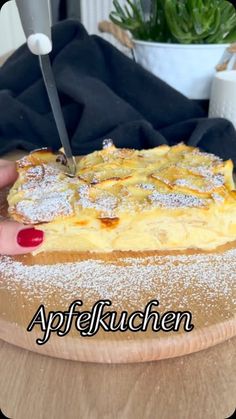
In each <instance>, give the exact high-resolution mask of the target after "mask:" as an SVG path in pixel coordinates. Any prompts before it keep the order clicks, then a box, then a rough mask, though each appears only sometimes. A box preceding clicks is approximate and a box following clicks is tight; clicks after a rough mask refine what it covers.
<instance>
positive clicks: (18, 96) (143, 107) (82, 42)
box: [0, 20, 236, 163]
mask: <svg viewBox="0 0 236 419" xmlns="http://www.w3.org/2000/svg"><path fill="white" fill-rule="evenodd" d="M53 45H54V48H53V52H52V54H51V59H52V63H53V70H54V74H55V78H56V82H57V86H58V90H59V94H60V99H61V103H62V108H63V113H64V117H65V121H66V125H67V129H68V133H69V137H70V139H71V145H72V149H73V153H74V154H80V155H82V154H87V153H89V152H92V151H94V150H96V149H101V148H102V141H103V139H105V138H112V139H113V141H114V143H115V145H116V146H117V147H128V148H137V149H141V148H151V147H154V146H157V145H160V144H169V145H173V144H176V143H178V142H180V141H184V142H185V143H187V144H189V145H193V146H199V147H200V148H202V149H204V150H205V151H208V152H212V153H215V154H218V155H219V156H221V157H222V158H224V159H225V158H232V159H233V160H234V162H235V163H236V132H235V130H234V128H233V126H232V125H231V123H230V122H229V121H227V120H224V119H208V118H207V115H206V111H205V110H204V109H203V108H202V107H201V106H199V104H197V103H196V102H194V101H192V100H189V99H187V98H186V97H184V96H183V95H181V94H180V93H178V92H177V91H175V90H174V89H172V88H171V87H170V86H168V85H167V84H165V83H164V82H163V81H161V80H160V79H158V78H156V77H155V76H153V75H152V74H151V73H149V72H148V71H146V70H144V69H143V68H142V67H141V66H139V65H138V64H136V63H134V62H133V61H132V60H131V59H129V58H128V57H126V56H125V55H124V54H122V53H121V52H119V51H118V50H117V49H116V48H114V47H113V46H112V45H111V44H109V43H108V42H106V41H105V40H103V39H102V38H100V37H98V36H89V35H88V33H87V32H86V30H85V29H84V27H83V26H82V25H81V24H80V23H79V22H77V21H71V20H67V21H64V22H61V23H58V24H57V25H55V26H54V28H53ZM183 65H184V64H183ZM170 71H174V68H173V69H170ZM17 147H18V148H23V149H25V150H32V149H35V148H40V147H51V148H52V149H53V150H57V149H58V148H60V147H61V145H60V141H59V138H58V134H57V131H56V127H55V123H54V120H53V117H52V113H51V109H50V105H49V102H48V98H47V94H46V91H45V88H44V85H43V81H42V77H41V73H40V68H39V65H38V59H37V57H36V56H33V55H32V54H31V53H30V52H29V51H28V48H27V47H26V46H25V45H24V46H23V47H21V48H19V49H18V50H17V51H16V52H15V53H14V55H13V56H12V57H11V58H10V59H9V60H8V61H7V62H6V63H5V65H4V66H3V67H2V68H1V69H0V153H1V154H4V153H6V152H8V151H10V150H12V149H15V148H17Z"/></svg>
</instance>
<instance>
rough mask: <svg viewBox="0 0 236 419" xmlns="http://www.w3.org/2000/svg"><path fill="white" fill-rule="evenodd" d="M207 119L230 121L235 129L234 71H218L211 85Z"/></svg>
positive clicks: (235, 84) (235, 72)
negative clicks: (216, 118) (218, 118)
mask: <svg viewBox="0 0 236 419" xmlns="http://www.w3.org/2000/svg"><path fill="white" fill-rule="evenodd" d="M209 117H210V118H215V117H221V118H226V119H228V120H229V121H231V122H232V123H233V125H234V127H235V128H236V70H232V71H220V72H218V73H217V74H216V75H215V78H214V80H213V83H212V89H211V98H210V108H209Z"/></svg>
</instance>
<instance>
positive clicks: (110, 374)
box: [0, 338, 236, 419]
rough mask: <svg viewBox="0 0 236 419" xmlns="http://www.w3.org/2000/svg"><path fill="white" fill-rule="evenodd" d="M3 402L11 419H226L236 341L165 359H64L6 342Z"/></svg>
mask: <svg viewBox="0 0 236 419" xmlns="http://www.w3.org/2000/svg"><path fill="white" fill-rule="evenodd" d="M0 354H1V358H0V359H1V361H0V368H1V384H0V395H1V399H0V403H1V408H2V410H3V412H4V413H5V414H6V415H7V417H9V418H13V419H43V418H45V419H54V418H55V419H65V418H66V419H80V418H81V419H87V418H88V419H118V418H120V419H141V418H142V419H143V418H144V419H146V418H148V419H149V418H153V419H193V418H194V419H224V418H228V417H229V416H230V415H232V413H233V411H234V409H235V406H236V338H234V339H232V340H229V341H227V342H225V343H223V344H220V345H218V346H215V347H213V348H211V349H208V350H205V351H202V352H198V353H195V354H192V355H188V356H185V357H180V358H175V359H169V360H168V359H167V360H164V361H158V362H152V363H146V364H129V365H101V364H83V363H79V362H73V361H63V360H60V359H53V358H49V357H44V356H40V355H36V354H34V353H30V352H28V351H25V350H22V349H19V348H17V347H14V346H11V345H8V344H7V343H4V342H1V346H0Z"/></svg>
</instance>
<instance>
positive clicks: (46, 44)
mask: <svg viewBox="0 0 236 419" xmlns="http://www.w3.org/2000/svg"><path fill="white" fill-rule="evenodd" d="M8 1H10V0H0V8H1V7H2V6H3V5H4V4H5V3H7V2H8ZM16 4H17V8H18V10H19V14H20V18H21V23H22V26H23V30H24V32H25V36H26V39H27V44H28V47H29V50H30V51H31V52H32V53H33V54H35V55H38V57H39V63H40V67H41V71H42V75H43V80H44V83H45V87H46V90H47V93H48V98H49V102H50V105H51V108H52V113H53V116H54V119H55V123H56V127H57V131H58V135H59V137H60V140H61V144H62V147H63V148H64V153H65V156H66V158H67V166H68V169H69V173H68V175H70V176H74V175H75V173H76V162H75V158H74V157H73V154H72V150H71V146H70V141H69V137H68V133H67V130H66V126H65V121H64V117H63V113H62V109H61V104H60V99H59V96H58V91H57V87H56V82H55V78H54V75H53V71H52V66H51V61H50V57H49V54H50V52H51V51H52V38H51V18H50V6H49V1H48V0H16Z"/></svg>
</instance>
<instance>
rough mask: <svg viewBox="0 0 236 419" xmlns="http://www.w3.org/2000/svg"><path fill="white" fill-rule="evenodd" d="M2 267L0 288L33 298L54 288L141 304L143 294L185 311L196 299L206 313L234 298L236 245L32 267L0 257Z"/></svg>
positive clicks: (63, 296)
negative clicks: (207, 251)
mask: <svg viewBox="0 0 236 419" xmlns="http://www.w3.org/2000/svg"><path fill="white" fill-rule="evenodd" d="M0 272H1V283H0V287H1V288H7V289H8V290H9V291H10V292H12V293H17V292H19V289H20V290H21V293H23V294H24V295H25V297H26V298H27V299H28V300H29V301H30V300H32V299H33V298H34V297H35V296H37V297H38V298H41V300H42V301H44V299H46V298H47V299H48V298H50V296H52V297H53V296H54V295H55V292H56V295H57V296H60V298H59V301H61V302H65V301H67V302H72V300H73V298H78V297H80V298H83V299H84V300H96V299H98V298H100V299H106V298H109V299H111V300H112V302H113V303H114V304H115V306H117V307H120V308H121V307H122V306H124V305H125V307H126V308H127V306H129V307H136V308H137V307H139V304H140V299H141V298H142V296H143V295H144V294H145V295H146V296H148V298H149V299H152V298H157V299H160V302H161V304H162V305H163V306H164V307H165V309H171V310H173V309H174V308H175V307H176V308H177V309H179V310H181V309H185V310H186V309H189V308H191V306H192V305H193V304H194V306H195V307H196V306H197V307H198V308H199V309H201V310H204V311H205V312H207V314H208V315H210V313H211V310H212V308H213V307H214V306H215V305H216V304H217V301H219V299H220V298H221V297H224V300H225V301H228V305H229V306H232V303H233V304H235V302H236V300H235V280H236V249H231V250H228V251H226V252H224V253H215V254H193V255H171V256H164V255H163V256H147V257H141V258H134V257H129V258H127V257H126V258H125V257H124V258H123V259H122V263H120V261H119V260H118V259H117V260H112V261H111V262H105V261H103V260H100V259H96V260H94V259H90V260H84V261H79V262H74V263H57V264H55V265H37V264H35V265H32V266H26V265H24V263H23V262H17V261H15V260H13V258H11V257H6V256H0ZM19 287H20V288H19ZM189 290H190V292H189ZM206 302H207V303H206ZM226 308H227V307H226ZM207 322H208V316H206V324H207Z"/></svg>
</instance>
